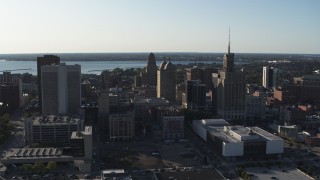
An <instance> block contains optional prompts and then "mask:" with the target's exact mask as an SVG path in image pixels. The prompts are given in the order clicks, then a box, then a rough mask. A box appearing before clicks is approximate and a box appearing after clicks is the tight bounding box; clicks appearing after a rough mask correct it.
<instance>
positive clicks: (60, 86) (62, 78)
mask: <svg viewBox="0 0 320 180" xmlns="http://www.w3.org/2000/svg"><path fill="white" fill-rule="evenodd" d="M80 80H81V67H80V65H77V64H76V65H66V64H64V63H61V64H60V65H45V66H42V67H41V84H42V87H41V90H42V113H43V114H77V113H79V109H80V105H81V93H80V91H81V82H80Z"/></svg>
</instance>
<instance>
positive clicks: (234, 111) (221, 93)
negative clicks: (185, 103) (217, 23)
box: [212, 32, 246, 122]
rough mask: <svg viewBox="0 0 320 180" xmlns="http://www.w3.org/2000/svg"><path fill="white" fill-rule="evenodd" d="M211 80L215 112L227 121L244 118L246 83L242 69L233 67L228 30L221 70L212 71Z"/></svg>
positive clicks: (238, 120) (237, 120) (236, 120)
mask: <svg viewBox="0 0 320 180" xmlns="http://www.w3.org/2000/svg"><path fill="white" fill-rule="evenodd" d="M212 76H213V78H217V79H213V82H214V83H216V84H215V85H216V88H217V112H218V114H219V115H220V116H222V117H223V118H224V119H226V120H228V121H234V122H240V121H242V120H245V115H246V111H245V98H246V84H245V77H244V73H243V72H242V71H240V72H237V71H235V69H234V53H231V52H230V32H229V45H228V53H227V54H225V55H224V57H223V67H222V70H219V71H218V74H215V73H213V75H212Z"/></svg>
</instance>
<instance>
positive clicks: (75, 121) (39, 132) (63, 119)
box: [25, 115, 84, 147]
mask: <svg viewBox="0 0 320 180" xmlns="http://www.w3.org/2000/svg"><path fill="white" fill-rule="evenodd" d="M83 126H84V122H83V119H81V118H80V117H68V116H59V115H57V116H55V115H49V116H44V115H42V116H36V117H30V118H28V119H26V120H25V139H26V144H28V145H35V144H39V145H42V146H43V145H55V146H60V147H64V146H70V137H71V133H72V132H73V131H82V130H83Z"/></svg>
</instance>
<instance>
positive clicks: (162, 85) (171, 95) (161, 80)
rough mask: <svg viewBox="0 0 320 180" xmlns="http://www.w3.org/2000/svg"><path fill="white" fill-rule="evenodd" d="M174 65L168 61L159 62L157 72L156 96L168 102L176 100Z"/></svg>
mask: <svg viewBox="0 0 320 180" xmlns="http://www.w3.org/2000/svg"><path fill="white" fill-rule="evenodd" d="M175 70H176V68H175V66H174V65H173V64H172V63H171V62H170V59H169V61H168V62H167V61H163V62H162V63H161V64H160V67H159V70H158V74H157V97H158V98H165V99H167V100H168V101H170V102H175V100H176V80H175Z"/></svg>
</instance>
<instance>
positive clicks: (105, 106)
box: [98, 90, 110, 131]
mask: <svg viewBox="0 0 320 180" xmlns="http://www.w3.org/2000/svg"><path fill="white" fill-rule="evenodd" d="M98 113H99V114H98V119H99V120H98V124H99V129H100V130H101V131H103V130H107V129H109V128H108V127H109V122H108V120H109V113H110V108H109V93H108V91H106V90H102V91H101V92H100V94H99V95H98Z"/></svg>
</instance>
